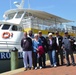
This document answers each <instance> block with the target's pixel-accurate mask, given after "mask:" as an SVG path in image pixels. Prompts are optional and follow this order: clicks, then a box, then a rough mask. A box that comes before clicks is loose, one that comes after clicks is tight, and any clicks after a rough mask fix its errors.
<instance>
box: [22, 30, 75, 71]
mask: <svg viewBox="0 0 76 75" xmlns="http://www.w3.org/2000/svg"><path fill="white" fill-rule="evenodd" d="M73 44H74V39H73V38H72V37H71V36H69V34H68V32H65V33H64V37H62V36H60V35H59V32H58V31H56V32H55V36H53V34H52V33H50V32H49V33H48V34H47V38H46V37H44V36H43V35H42V32H41V31H39V32H38V33H36V34H33V32H32V31H29V32H28V33H27V32H24V37H23V38H22V40H21V47H22V49H23V63H24V68H25V70H27V69H28V68H29V69H32V66H33V69H35V70H37V68H38V67H37V63H38V64H39V68H40V69H42V68H45V67H46V55H45V54H46V53H48V56H49V60H50V66H51V67H56V66H59V65H64V60H63V59H64V56H63V54H65V58H66V61H67V64H66V65H67V66H70V61H69V54H70V55H71V61H72V65H73V66H75V61H74V56H73Z"/></svg>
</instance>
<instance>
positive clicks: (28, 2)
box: [28, 0, 30, 9]
mask: <svg viewBox="0 0 76 75" xmlns="http://www.w3.org/2000/svg"><path fill="white" fill-rule="evenodd" d="M28 8H29V9H30V0H28Z"/></svg>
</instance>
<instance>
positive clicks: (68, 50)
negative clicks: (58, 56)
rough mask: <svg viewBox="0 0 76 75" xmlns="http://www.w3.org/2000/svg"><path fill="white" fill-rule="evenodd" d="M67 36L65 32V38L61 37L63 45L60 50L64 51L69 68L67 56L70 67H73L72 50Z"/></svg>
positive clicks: (70, 40)
mask: <svg viewBox="0 0 76 75" xmlns="http://www.w3.org/2000/svg"><path fill="white" fill-rule="evenodd" d="M68 36H69V35H68V32H65V36H64V37H63V40H62V43H63V45H62V48H63V49H64V50H65V57H66V61H67V66H70V61H69V55H70V56H71V61H72V65H73V66H75V61H74V56H73V50H72V46H71V42H72V41H73V40H72V39H71V38H70V37H68Z"/></svg>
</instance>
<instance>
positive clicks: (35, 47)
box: [33, 34, 42, 70]
mask: <svg viewBox="0 0 76 75" xmlns="http://www.w3.org/2000/svg"><path fill="white" fill-rule="evenodd" d="M39 46H42V43H41V39H39V37H38V34H34V39H33V62H34V65H33V66H34V69H35V70H36V69H37V58H38V60H39V62H38V63H39V68H40V69H41V68H42V61H41V60H40V59H41V57H40V55H39Z"/></svg>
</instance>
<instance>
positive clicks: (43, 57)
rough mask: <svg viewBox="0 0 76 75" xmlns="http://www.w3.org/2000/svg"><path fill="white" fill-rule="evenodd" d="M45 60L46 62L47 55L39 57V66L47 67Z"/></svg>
mask: <svg viewBox="0 0 76 75" xmlns="http://www.w3.org/2000/svg"><path fill="white" fill-rule="evenodd" d="M45 60H46V57H45V53H44V54H42V55H41V56H40V57H39V66H42V67H45V66H46V64H45V62H46V61H45Z"/></svg>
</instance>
